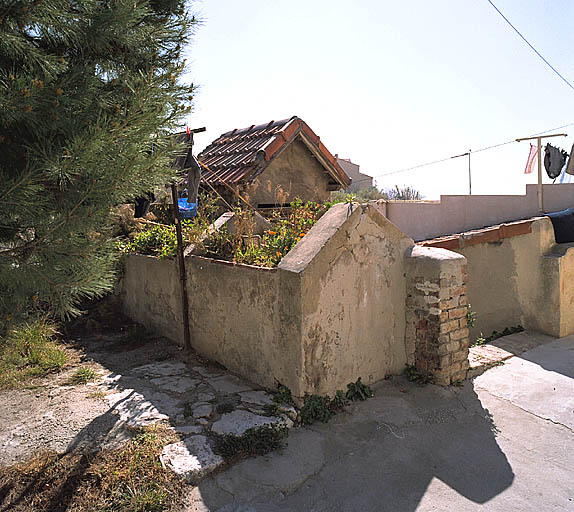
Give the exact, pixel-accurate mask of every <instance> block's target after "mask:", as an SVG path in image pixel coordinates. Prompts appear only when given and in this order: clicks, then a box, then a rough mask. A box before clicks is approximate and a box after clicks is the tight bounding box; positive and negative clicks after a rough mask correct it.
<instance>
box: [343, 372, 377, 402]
mask: <svg viewBox="0 0 574 512" xmlns="http://www.w3.org/2000/svg"><path fill="white" fill-rule="evenodd" d="M372 396H373V390H372V389H371V388H370V387H369V386H367V385H366V384H363V383H362V382H361V377H359V378H358V379H357V382H350V383H349V384H347V393H346V397H347V398H348V399H349V400H352V401H355V400H366V399H367V398H371V397H372Z"/></svg>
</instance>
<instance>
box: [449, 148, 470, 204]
mask: <svg viewBox="0 0 574 512" xmlns="http://www.w3.org/2000/svg"><path fill="white" fill-rule="evenodd" d="M471 152H472V149H469V150H468V151H467V152H466V153H462V154H460V155H455V156H451V158H460V157H461V156H468V195H469V196H470V195H472V177H471V174H470V153H471Z"/></svg>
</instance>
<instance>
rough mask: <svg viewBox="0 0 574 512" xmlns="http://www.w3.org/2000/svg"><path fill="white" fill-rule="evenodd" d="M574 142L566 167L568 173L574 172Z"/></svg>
mask: <svg viewBox="0 0 574 512" xmlns="http://www.w3.org/2000/svg"><path fill="white" fill-rule="evenodd" d="M572 155H574V144H572V149H571V150H570V158H568V166H567V167H566V172H567V173H568V174H574V158H573V157H572Z"/></svg>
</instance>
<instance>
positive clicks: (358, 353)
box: [280, 205, 413, 394]
mask: <svg viewBox="0 0 574 512" xmlns="http://www.w3.org/2000/svg"><path fill="white" fill-rule="evenodd" d="M305 242H306V243H305V244H301V245H298V246H297V247H296V248H295V249H294V250H293V251H291V253H290V254H289V255H288V256H287V257H286V258H284V260H283V262H282V263H281V265H280V268H281V269H283V270H291V271H293V272H296V273H301V281H302V290H301V292H302V295H301V296H302V308H303V309H302V315H301V318H302V348H303V368H304V374H303V376H302V380H303V385H304V387H305V389H307V390H309V392H313V393H318V394H325V393H334V391H335V390H337V389H346V384H348V383H349V382H350V381H351V380H356V379H357V378H358V377H362V379H363V381H365V382H367V383H371V382H374V381H377V380H380V379H382V378H384V377H385V376H386V375H389V374H393V373H400V372H401V371H402V369H403V368H404V365H405V363H406V353H405V348H404V335H405V334H404V333H405V266H404V265H405V264H404V258H403V255H404V252H405V251H406V249H407V248H409V247H412V245H413V241H412V240H411V239H410V238H408V237H406V236H405V235H404V234H403V233H401V232H400V231H399V230H398V229H396V227H395V226H393V225H392V224H391V223H390V222H389V221H388V220H387V219H385V218H384V217H383V216H382V215H381V214H380V213H379V212H378V211H377V210H376V208H374V207H373V206H370V205H337V206H336V207H334V208H333V210H332V212H331V215H329V216H325V217H323V218H322V219H321V220H320V221H319V222H318V223H317V225H316V226H315V227H314V228H313V230H312V231H311V232H310V233H309V234H308V235H307V237H306V240H305Z"/></svg>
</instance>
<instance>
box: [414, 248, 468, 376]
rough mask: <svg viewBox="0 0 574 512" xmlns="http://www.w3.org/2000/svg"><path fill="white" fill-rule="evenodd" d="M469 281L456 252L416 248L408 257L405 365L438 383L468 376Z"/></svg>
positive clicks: (460, 258)
mask: <svg viewBox="0 0 574 512" xmlns="http://www.w3.org/2000/svg"><path fill="white" fill-rule="evenodd" d="M467 278H468V274H467V271H466V258H465V257H464V256H462V255H460V254H457V253H454V252H451V251H447V250H446V249H435V248H430V247H420V246H415V247H414V248H413V249H412V250H411V251H410V253H409V254H408V256H407V303H406V332H405V345H406V347H407V361H408V363H409V364H414V365H415V366H416V368H417V371H418V372H419V373H420V374H421V375H425V376H428V377H430V378H431V379H432V380H433V382H435V383H436V384H441V385H448V384H451V383H453V382H457V381H460V380H463V379H465V378H466V373H467V370H468V347H469V330H468V326H467V321H466V305H467V303H468V301H467V297H466V282H467Z"/></svg>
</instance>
